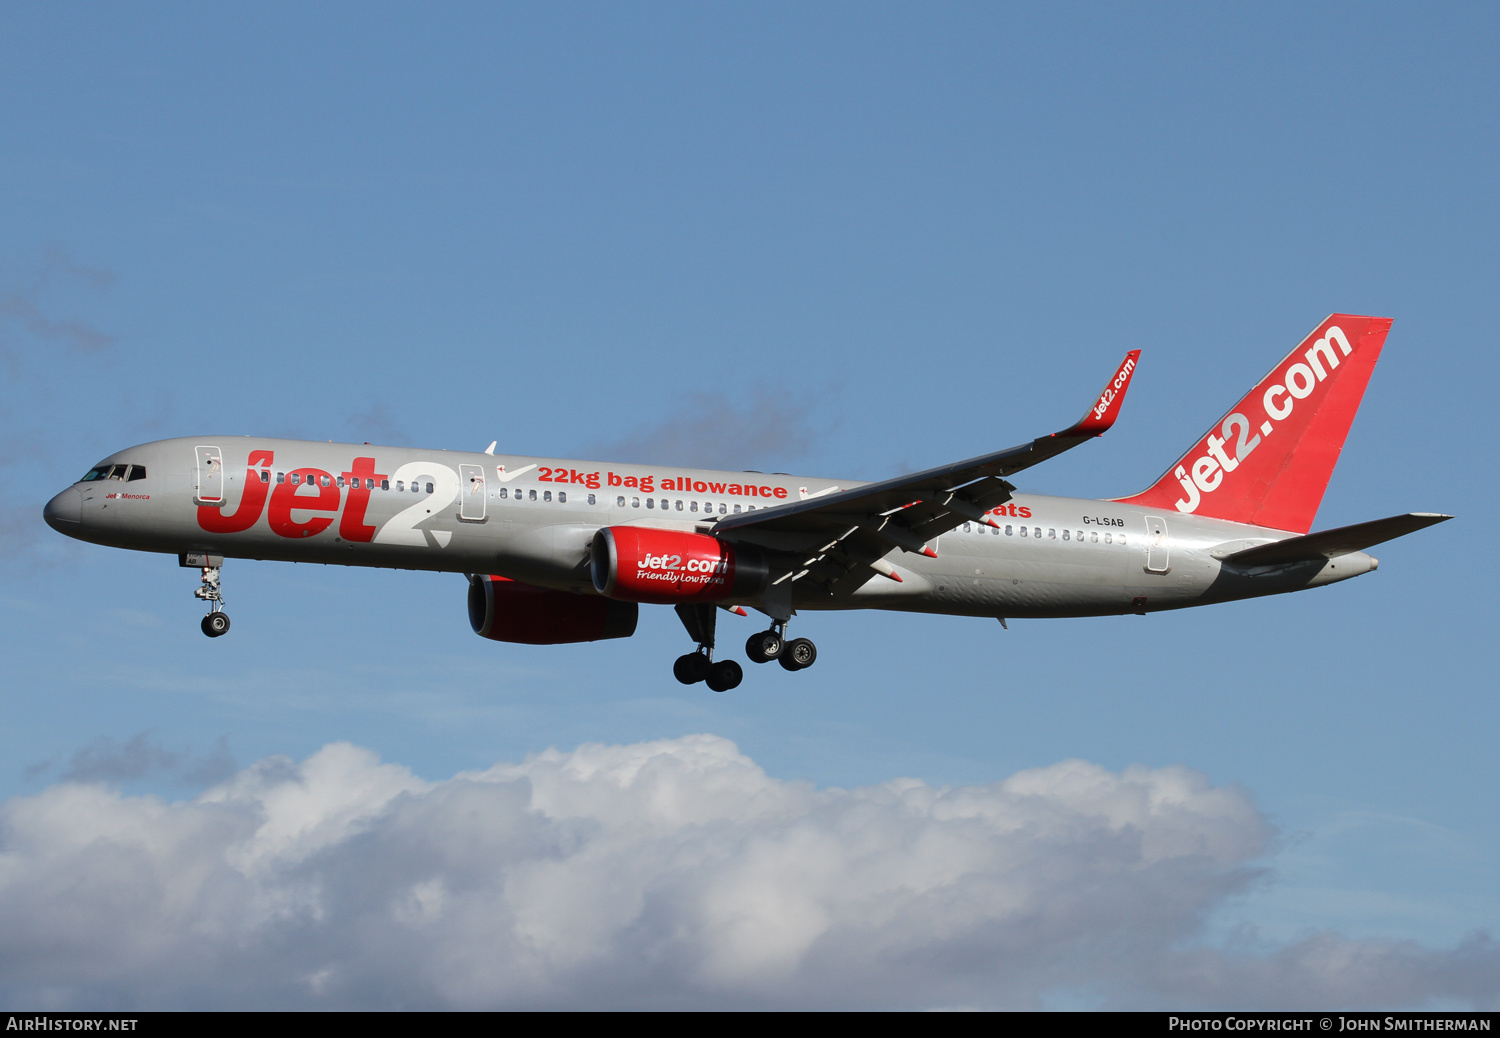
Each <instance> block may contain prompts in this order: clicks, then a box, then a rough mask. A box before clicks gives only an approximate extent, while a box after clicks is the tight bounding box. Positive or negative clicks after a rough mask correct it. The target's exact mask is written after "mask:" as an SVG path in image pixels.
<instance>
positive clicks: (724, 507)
mask: <svg viewBox="0 0 1500 1038" xmlns="http://www.w3.org/2000/svg"><path fill="white" fill-rule="evenodd" d="M735 511H736V512H738V511H739V509H738V508H736V509H735ZM728 513H729V506H728V505H726V504H725V503H724V502H723V501H720V502H719V514H720V515H727V514H728Z"/></svg>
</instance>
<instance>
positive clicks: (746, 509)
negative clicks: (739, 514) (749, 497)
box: [745, 505, 755, 512]
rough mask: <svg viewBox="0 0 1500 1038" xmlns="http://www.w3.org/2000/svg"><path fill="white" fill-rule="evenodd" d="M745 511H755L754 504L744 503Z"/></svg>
mask: <svg viewBox="0 0 1500 1038" xmlns="http://www.w3.org/2000/svg"><path fill="white" fill-rule="evenodd" d="M745 511H747V512H753V511H755V506H754V505H746V506H745Z"/></svg>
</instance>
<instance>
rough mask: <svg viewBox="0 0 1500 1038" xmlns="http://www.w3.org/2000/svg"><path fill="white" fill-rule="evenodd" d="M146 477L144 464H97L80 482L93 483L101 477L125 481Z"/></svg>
mask: <svg viewBox="0 0 1500 1038" xmlns="http://www.w3.org/2000/svg"><path fill="white" fill-rule="evenodd" d="M145 478H146V468H145V466H143V465H96V466H94V467H93V468H91V469H89V471H88V474H87V475H85V476H84V477H83V478H82V479H80V480H79V481H78V482H80V483H92V482H94V481H95V480H100V479H118V480H119V481H120V482H122V483H123V482H125V481H126V480H129V479H145Z"/></svg>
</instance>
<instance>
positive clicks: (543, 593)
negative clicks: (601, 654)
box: [469, 576, 640, 645]
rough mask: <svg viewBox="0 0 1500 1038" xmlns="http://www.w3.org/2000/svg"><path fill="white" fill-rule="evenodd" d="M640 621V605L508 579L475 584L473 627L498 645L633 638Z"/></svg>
mask: <svg viewBox="0 0 1500 1038" xmlns="http://www.w3.org/2000/svg"><path fill="white" fill-rule="evenodd" d="M639 618H640V607H639V606H637V605H636V604H635V603H634V602H615V601H612V600H610V599H608V598H597V597H595V596H593V595H576V594H573V593H572V592H571V591H554V590H552V589H550V588H544V587H536V586H535V585H533V584H523V583H521V582H520V581H519V580H510V579H509V578H506V577H496V576H486V577H474V578H472V579H471V580H470V581H469V626H471V627H473V628H474V633H475V634H477V635H479V636H480V637H481V638H489V639H491V640H492V641H497V642H521V643H524V644H526V645H562V644H564V643H567V642H594V641H600V640H602V639H605V638H629V637H630V636H631V635H632V634H634V633H635V625H636V621H637V620H638V619H639Z"/></svg>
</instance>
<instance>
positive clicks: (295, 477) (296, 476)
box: [292, 472, 302, 487]
mask: <svg viewBox="0 0 1500 1038" xmlns="http://www.w3.org/2000/svg"><path fill="white" fill-rule="evenodd" d="M301 485H302V474H301V473H300V472H293V473H292V486H294V487H300V486H301Z"/></svg>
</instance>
